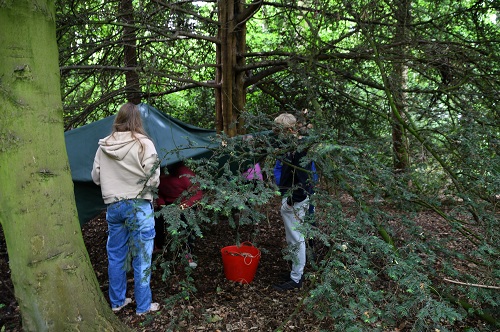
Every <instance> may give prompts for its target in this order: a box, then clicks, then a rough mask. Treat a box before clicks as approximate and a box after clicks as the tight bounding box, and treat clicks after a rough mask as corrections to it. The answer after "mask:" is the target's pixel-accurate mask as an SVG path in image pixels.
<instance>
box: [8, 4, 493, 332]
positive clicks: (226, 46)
mask: <svg viewBox="0 0 500 332" xmlns="http://www.w3.org/2000/svg"><path fill="white" fill-rule="evenodd" d="M32 3H34V4H37V1H32ZM7 6H8V5H6V4H5V3H1V4H0V10H2V11H3V10H5V8H7ZM35 7H36V6H35ZM499 13H500V8H499V5H498V3H497V2H496V1H493V0H491V1H469V0H458V1H445V0H437V1H420V0H393V1H364V0H361V1H336V0H311V1H268V2H265V1H254V2H250V1H241V2H236V1H233V0H220V1H217V2H212V1H203V2H198V1H196V2H191V1H180V2H172V1H132V0H121V1H79V0H75V1H56V2H55V16H54V17H55V29H56V41H57V50H58V53H59V54H58V55H59V57H58V58H59V72H60V80H59V82H60V92H61V100H62V113H63V120H64V128H65V130H71V129H72V128H76V127H78V126H81V125H84V124H86V123H90V122H93V121H96V120H98V119H101V118H103V117H105V116H108V115H111V114H114V113H115V112H116V111H117V109H118V107H119V106H120V105H121V104H122V103H123V102H125V101H127V100H128V101H132V102H135V103H139V102H146V103H148V104H151V105H153V106H154V107H156V108H158V109H160V110H162V111H164V112H165V113H167V114H169V115H172V116H174V117H176V118H179V119H181V120H182V121H185V122H187V123H190V124H193V125H196V126H200V127H204V128H209V129H216V130H217V131H218V133H219V134H220V135H219V138H218V139H219V140H220V143H221V144H219V146H220V148H219V149H214V151H213V153H214V154H213V157H212V158H210V159H208V160H193V161H190V166H191V167H192V168H194V169H195V170H196V172H197V174H198V178H197V181H198V182H199V183H200V185H201V186H202V188H203V189H204V191H205V192H206V194H205V196H204V199H203V201H202V202H201V203H200V206H199V209H198V211H197V212H196V213H194V211H193V212H192V213H188V224H189V225H190V226H191V228H193V229H195V230H197V235H198V237H200V238H202V236H203V234H204V232H209V231H208V230H207V227H209V226H213V227H216V226H217V225H218V222H220V221H222V220H224V221H225V222H227V224H228V225H229V227H231V228H232V229H235V230H237V229H239V228H240V227H244V226H248V225H256V224H258V223H261V222H262V221H263V220H266V218H265V214H264V213H263V211H266V208H265V207H267V206H269V204H272V202H273V200H275V199H276V188H275V187H274V186H273V184H272V177H271V174H272V170H271V169H272V166H273V161H274V160H275V159H276V157H277V156H278V155H279V154H281V153H283V152H284V151H287V150H290V149H305V148H307V149H308V150H309V153H308V159H309V160H314V161H315V162H316V164H317V167H318V170H319V174H320V183H319V184H318V186H317V188H316V192H315V195H314V196H313V200H312V202H313V203H314V205H315V206H316V208H317V211H318V213H317V214H316V215H315V219H314V220H316V221H317V223H316V224H315V223H313V220H310V222H307V223H305V225H304V233H305V234H306V235H307V237H310V238H314V239H315V241H316V243H318V244H321V246H322V248H323V249H324V250H325V251H326V252H325V253H324V255H323V256H322V257H323V259H322V260H320V261H318V262H317V264H316V265H315V266H314V267H313V271H314V273H312V274H311V275H309V277H310V278H312V279H313V280H314V282H313V283H312V285H311V287H310V288H309V289H308V293H307V295H306V296H305V297H304V298H303V299H302V300H301V301H299V303H298V304H297V308H298V309H297V312H296V314H297V315H302V314H304V315H312V316H315V317H316V319H318V320H320V321H322V320H328V321H330V322H332V323H331V326H330V328H331V329H332V330H338V331H360V330H366V331H372V330H377V329H378V330H397V329H399V328H401V329H405V330H408V331H410V330H413V331H423V330H428V331H435V330H440V331H444V330H455V329H458V330H470V331H473V330H478V331H479V330H481V331H483V330H484V331H489V330H491V331H493V330H495V329H498V326H499V325H498V316H497V315H498V314H497V312H498V302H499V294H500V293H499V289H498V287H499V286H500V285H499V280H500V279H499V274H500V268H499V264H500V263H499V260H498V257H499V247H498V235H499V226H498V203H499V198H500V196H499V195H500V176H499V174H500V166H499V165H500V163H499V161H500V160H499V159H500V158H499V144H500V138H499V134H500V133H499V128H500V121H499V120H500V117H499V111H500V108H499V103H498V91H499V89H500V78H499V77H500V75H499V73H500V22H499V21H498V15H499ZM20 70H22V69H20ZM18 71H19V70H18ZM6 77H7V76H4V78H6ZM6 100H10V99H6ZM282 112H289V113H292V114H295V115H296V116H297V117H298V118H299V120H300V122H301V123H302V124H304V125H307V124H309V125H310V126H309V127H310V128H309V129H308V130H307V132H304V135H307V137H308V139H307V140H306V141H302V142H291V143H290V144H284V145H283V147H281V148H280V149H276V148H275V147H273V145H272V144H271V142H269V138H268V137H267V136H255V137H253V139H252V140H249V141H247V142H248V144H246V145H245V148H243V149H242V148H241V144H239V142H240V141H239V140H238V139H230V138H231V137H238V135H243V134H251V133H256V132H260V131H262V130H269V129H271V128H272V120H273V119H274V117H275V116H277V115H278V114H279V113H282ZM2 124H3V122H2ZM5 128H7V127H5ZM2 130H3V131H2V136H1V137H2V143H3V144H4V145H3V146H4V147H5V146H6V145H5V144H6V143H5V142H7V141H8V140H7V139H5V137H10V136H8V135H6V131H5V129H2ZM240 137H241V136H240ZM2 153H4V150H2ZM222 156H223V157H224V158H227V163H225V164H222V165H221V163H220V160H221V158H219V157H222ZM248 160H252V161H254V162H256V161H259V162H261V163H262V165H263V167H264V172H265V173H266V174H267V175H268V176H269V177H268V178H267V179H266V181H263V182H261V183H258V184H257V186H256V187H255V188H253V187H247V186H249V184H247V183H244V182H243V180H242V179H241V178H240V177H238V176H235V174H236V173H235V171H234V166H235V165H236V168H237V169H238V171H242V170H245V169H246V167H247V166H248V164H247V163H246V162H243V161H248ZM229 165H231V166H233V167H229ZM3 179H8V177H5V178H3ZM2 181H4V180H2ZM5 183H7V182H5ZM346 202H348V206H349V212H348V213H347V212H346V210H345V208H346V204H347V203H346ZM68 204H69V203H68ZM2 205H4V203H2ZM68 206H69V205H68ZM165 213H166V214H168V215H169V216H170V221H171V222H170V227H169V229H168V231H169V232H170V234H171V235H172V243H171V247H170V248H169V249H170V252H172V253H175V252H177V250H178V248H180V247H181V246H182V243H183V241H184V240H185V237H186V236H187V234H186V229H187V228H186V225H184V224H182V223H179V222H178V218H177V217H178V215H179V213H180V211H179V210H178V208H177V207H176V206H172V207H170V208H169V210H168V211H165ZM422 213H432V214H433V215H435V216H438V218H439V220H440V222H444V223H445V224H446V225H447V227H448V228H447V231H446V232H439V233H436V229H433V228H432V227H427V226H428V223H427V224H426V225H423V224H421V220H422V219H421V218H420V217H419V216H421V214H422ZM7 220H8V219H7V218H4V217H2V227H3V228H4V231H5V235H6V240H7V241H6V242H7V249H9V243H13V242H14V237H13V236H12V235H10V234H12V233H11V232H10V231H9V230H10V228H9V227H13V226H11V225H12V223H8V222H7ZM50 222H51V221H50V220H47V221H44V222H43V224H45V225H53V224H50ZM424 226H425V227H424ZM208 229H209V228H208ZM39 231H40V232H43V231H41V230H39ZM16 234H18V233H16ZM237 234H238V233H237ZM16 236H21V235H16ZM9 237H10V238H11V239H12V240H9ZM457 238H460V241H461V245H460V246H453V245H449V244H450V243H453V241H455V240H456V239H457ZM240 240H241V238H240V236H239V235H236V237H235V241H236V242H238V241H240ZM462 241H465V242H462ZM10 246H13V244H10ZM13 255H16V252H15V251H13V250H12V249H9V256H10V257H9V258H10V259H11V260H12V259H13ZM283 255H284V256H285V258H286V257H287V255H286V252H283ZM178 259H179V257H176V256H175V255H173V256H171V257H166V258H165V261H163V262H161V263H160V262H159V263H158V268H159V269H160V270H161V271H163V275H162V277H163V278H165V279H168V277H170V276H172V275H175V270H174V268H173V266H174V264H172V262H174V261H175V260H178ZM11 264H12V263H11ZM11 266H12V265H11ZM13 270H14V269H13ZM13 279H14V287H16V284H19V283H17V282H16V279H15V278H14V273H13ZM444 279H446V280H448V281H446V280H444ZM449 280H451V281H452V282H450V281H449ZM182 285H183V287H180V289H178V290H179V292H178V293H177V294H170V296H169V297H168V299H169V300H168V301H167V302H166V303H167V304H170V305H172V306H173V307H175V305H176V304H178V303H179V302H182V299H186V297H189V296H190V294H192V293H191V292H193V291H194V289H193V287H194V288H195V286H194V285H195V284H194V283H192V280H191V279H190V278H189V274H188V275H187V276H186V278H185V280H183V281H182ZM381 285H383V286H381ZM18 289H19V288H16V297H17V299H18V301H19V302H20V303H21V311H23V310H24V309H23V306H24V304H23V303H29V301H26V300H25V299H23V296H22V295H19V293H18ZM34 296H35V298H36V297H37V296H41V295H34ZM89 305H91V304H89ZM7 307H8V305H7V303H0V310H3V309H5V308H7ZM299 308H300V309H299ZM53 315H56V314H53ZM495 315H496V316H495ZM33 316H34V315H33V314H32V313H29V312H26V313H24V314H23V322H24V321H29V318H30V317H33ZM471 317H473V319H474V321H475V322H477V321H481V322H482V323H481V324H476V325H474V326H470V325H469V324H468V323H464V322H470V321H471V320H470V319H471ZM475 319H477V321H476V320H475ZM403 320H404V321H405V322H407V323H405V324H404V325H401V322H402V321H403ZM483 323H484V324H483ZM23 325H25V328H26V330H30V328H28V327H27V326H29V325H27V324H26V323H23ZM276 328H278V327H277V326H276Z"/></svg>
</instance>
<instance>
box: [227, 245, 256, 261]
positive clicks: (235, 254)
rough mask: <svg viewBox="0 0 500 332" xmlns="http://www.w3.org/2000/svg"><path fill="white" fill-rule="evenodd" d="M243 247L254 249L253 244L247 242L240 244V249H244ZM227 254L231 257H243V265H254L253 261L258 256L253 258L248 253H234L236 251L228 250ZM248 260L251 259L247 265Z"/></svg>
mask: <svg viewBox="0 0 500 332" xmlns="http://www.w3.org/2000/svg"><path fill="white" fill-rule="evenodd" d="M242 246H249V247H253V244H252V242H250V241H245V242H241V243H240V247H242ZM226 254H228V255H231V256H243V263H245V265H250V264H252V261H253V259H254V258H255V257H257V256H258V255H255V256H252V255H251V254H249V253H247V252H243V253H241V252H234V251H228V250H226ZM247 258H250V262H249V263H247Z"/></svg>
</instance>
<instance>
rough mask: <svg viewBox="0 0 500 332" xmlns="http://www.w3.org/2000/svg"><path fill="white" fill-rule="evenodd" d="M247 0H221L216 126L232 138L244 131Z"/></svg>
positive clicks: (219, 130)
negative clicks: (242, 115)
mask: <svg viewBox="0 0 500 332" xmlns="http://www.w3.org/2000/svg"><path fill="white" fill-rule="evenodd" d="M244 9H245V3H244V1H234V0H220V1H219V31H218V35H219V41H220V46H218V47H217V74H216V83H218V84H219V86H220V87H219V88H218V89H217V91H216V102H215V104H216V112H215V113H216V126H217V131H218V132H222V131H223V132H224V133H225V134H226V135H228V136H230V137H233V136H236V135H238V134H243V133H244V123H243V118H242V117H241V116H240V115H241V113H242V112H243V110H244V108H245V101H246V89H245V73H244V72H243V71H242V70H240V68H242V67H243V66H244V65H245V58H244V56H242V54H244V53H245V51H246V27H245V19H243V18H242V17H241V15H240V14H241V13H243V11H244Z"/></svg>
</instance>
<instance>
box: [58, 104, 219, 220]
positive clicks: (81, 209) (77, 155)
mask: <svg viewBox="0 0 500 332" xmlns="http://www.w3.org/2000/svg"><path fill="white" fill-rule="evenodd" d="M139 109H140V111H141V116H142V120H143V124H144V128H145V130H146V132H147V133H148V135H149V137H150V138H151V139H152V140H153V142H154V144H155V146H156V150H157V151H158V154H159V157H160V159H161V166H166V165H169V164H173V163H175V162H177V161H180V160H184V159H187V158H202V157H208V156H210V155H211V152H210V148H211V147H214V146H215V144H216V143H215V142H214V138H215V135H216V132H215V131H214V130H208V129H203V128H199V127H195V126H192V125H189V124H186V123H183V122H182V121H179V120H177V119H175V118H173V117H171V116H168V115H166V114H164V113H162V112H160V111H159V110H157V109H156V108H154V107H152V106H150V105H147V104H139ZM114 117H115V116H114V115H113V116H109V117H107V118H104V119H102V120H99V121H96V122H94V123H90V124H88V125H85V126H82V127H79V128H77V129H73V130H70V131H67V132H65V134H64V135H65V140H66V151H67V153H68V158H69V164H70V167H71V176H72V178H73V183H74V191H75V199H76V207H77V210H78V217H79V219H80V224H81V225H83V224H84V223H86V222H87V221H89V220H91V219H92V218H94V217H95V216H97V215H98V214H99V213H100V212H101V211H103V210H104V209H105V207H106V206H105V205H104V203H103V201H102V196H101V189H100V187H99V186H97V185H95V184H94V183H93V181H92V177H91V175H90V173H91V171H92V165H93V162H94V156H95V153H96V151H97V147H98V141H99V139H101V138H104V137H106V136H108V135H109V134H110V133H111V127H112V125H113V121H114Z"/></svg>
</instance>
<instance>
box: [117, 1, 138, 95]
mask: <svg viewBox="0 0 500 332" xmlns="http://www.w3.org/2000/svg"><path fill="white" fill-rule="evenodd" d="M119 20H120V21H122V22H123V23H124V24H125V25H124V27H123V36H122V43H123V59H124V65H125V68H137V46H136V44H137V36H136V29H135V27H134V7H133V5H132V0H121V2H120V17H119ZM125 82H126V83H125V84H126V86H125V91H126V93H127V101H129V102H131V103H134V104H139V103H140V102H141V88H140V84H139V74H138V73H137V71H136V70H135V69H134V70H126V71H125Z"/></svg>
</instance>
